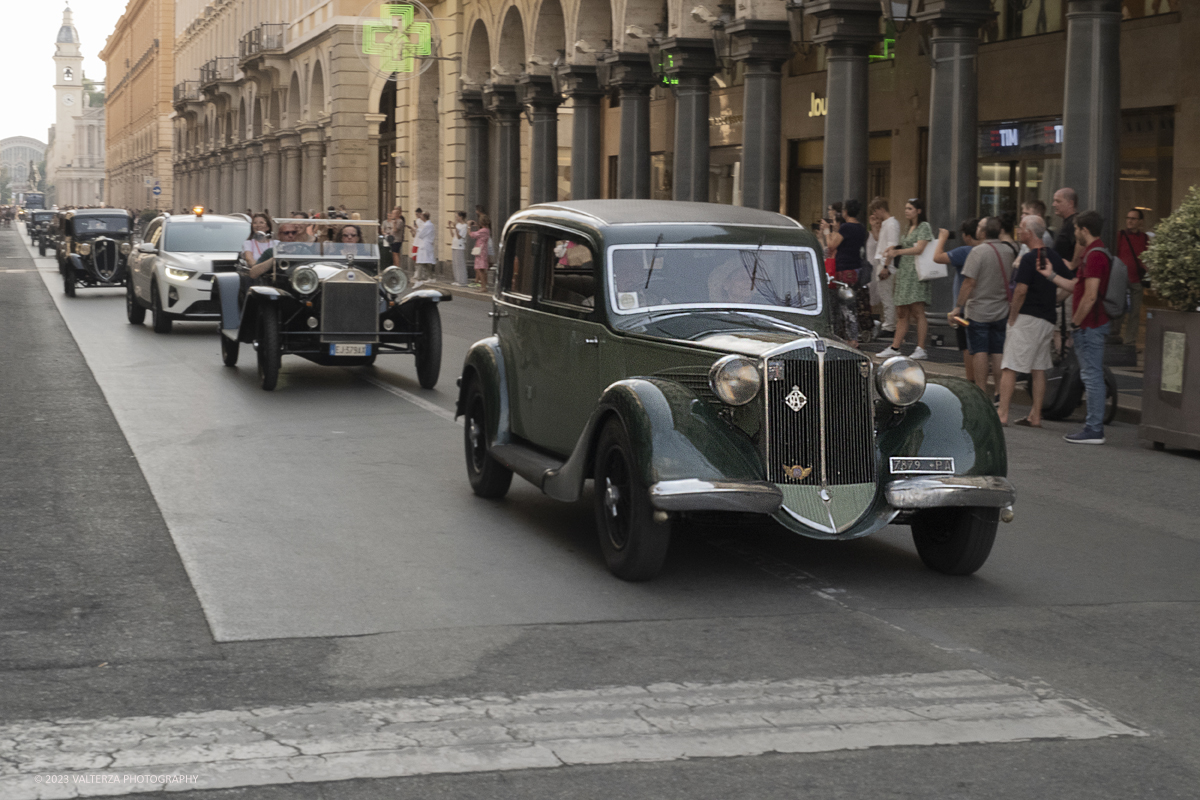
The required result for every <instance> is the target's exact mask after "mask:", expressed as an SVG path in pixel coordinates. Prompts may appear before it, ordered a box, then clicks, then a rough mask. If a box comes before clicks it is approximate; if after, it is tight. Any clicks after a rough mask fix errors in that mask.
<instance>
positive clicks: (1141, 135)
mask: <svg viewBox="0 0 1200 800" xmlns="http://www.w3.org/2000/svg"><path fill="white" fill-rule="evenodd" d="M1174 143H1175V115H1174V113H1173V112H1172V111H1171V110H1170V109H1156V110H1149V111H1137V112H1130V113H1125V114H1122V115H1121V163H1120V173H1119V179H1120V180H1119V181H1118V185H1117V211H1118V212H1119V213H1123V212H1125V211H1128V210H1129V209H1130V208H1140V209H1142V213H1143V214H1144V215H1145V218H1146V228H1147V229H1149V228H1152V227H1154V226H1155V225H1156V224H1158V221H1159V220H1160V219H1161V218H1162V217H1165V216H1166V215H1167V214H1168V213H1170V210H1171V171H1172V168H1173V159H1174V150H1173V146H1174Z"/></svg>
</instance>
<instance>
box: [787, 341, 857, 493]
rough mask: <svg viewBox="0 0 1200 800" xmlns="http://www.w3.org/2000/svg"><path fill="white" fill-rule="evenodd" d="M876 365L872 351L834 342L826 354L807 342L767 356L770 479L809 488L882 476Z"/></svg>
mask: <svg viewBox="0 0 1200 800" xmlns="http://www.w3.org/2000/svg"><path fill="white" fill-rule="evenodd" d="M870 367H871V362H870V360H868V359H867V358H866V357H865V356H863V355H860V354H858V353H855V352H853V351H851V350H842V349H840V348H832V347H831V348H829V349H828V350H827V351H826V352H825V353H824V357H823V358H822V357H821V354H818V353H817V352H816V351H815V350H813V349H812V348H811V347H802V348H799V349H796V350H790V351H788V352H786V353H782V354H780V355H778V356H775V357H773V358H770V359H769V360H768V361H767V381H766V388H765V390H764V403H765V406H766V418H767V436H766V439H765V449H766V464H767V478H768V479H769V480H771V481H772V482H774V483H783V484H798V485H804V486H820V485H841V484H850V483H873V482H874V481H875V426H874V423H873V410H874V409H873V405H872V404H873V400H872V396H871V368H870ZM797 407H798V408H797ZM822 422H823V423H824V431H822Z"/></svg>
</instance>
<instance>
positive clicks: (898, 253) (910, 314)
mask: <svg viewBox="0 0 1200 800" xmlns="http://www.w3.org/2000/svg"><path fill="white" fill-rule="evenodd" d="M904 217H905V219H907V220H908V232H907V233H905V234H904V236H903V237H902V238H901V239H900V244H899V245H897V246H894V247H889V248H888V249H887V250H886V251H885V252H884V258H885V259H895V258H899V259H900V268H899V269H898V270H896V277H895V281H896V288H895V291H894V294H893V297H894V298H895V302H896V335H895V337H893V339H892V343H891V345H890V346H888V347H887V348H885V349H884V350H881V351H880V352H879V356H880V358H891V357H892V356H898V355H900V345H901V344H903V342H904V337H905V336H907V335H908V326H909V325H910V324H912V323H915V324H916V326H917V349H916V350H914V351H913V354H912V358H913V360H915V361H923V360H924V359H927V358H929V354H928V353H926V352H925V341H926V339H928V338H929V321H928V320H927V319H926V318H925V306H927V305H928V304H929V303H930V302H931V301H932V300H933V292H932V291H931V290H930V288H929V284H928V283H926V282H925V281H924V280H922V278H921V276H920V275H918V274H917V257H918V256H921V255H922V254H923V253H924V252H925V249H926V247H927V246H928V245H929V243H930V242H931V241H933V229H932V228H930V227H929V223H928V222H926V221H925V204H924V203H923V202H922V201H921V199H920V198H919V197H913V198H911V199H910V200H909V201H908V202H907V203H905V204H904ZM931 253H932V251H931ZM929 261H930V263H933V260H932V258H930V259H929ZM937 266H941V269H942V274H943V275H945V269H946V268H945V266H942V265H937Z"/></svg>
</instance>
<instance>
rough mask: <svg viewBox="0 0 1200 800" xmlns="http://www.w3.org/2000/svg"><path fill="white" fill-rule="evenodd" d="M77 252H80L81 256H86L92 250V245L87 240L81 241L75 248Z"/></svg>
mask: <svg viewBox="0 0 1200 800" xmlns="http://www.w3.org/2000/svg"><path fill="white" fill-rule="evenodd" d="M75 252H77V253H79V255H81V256H86V255H87V254H88V253H90V252H92V246H91V245H90V244H88V243H87V242H80V243H79V246H78V247H76V248H75Z"/></svg>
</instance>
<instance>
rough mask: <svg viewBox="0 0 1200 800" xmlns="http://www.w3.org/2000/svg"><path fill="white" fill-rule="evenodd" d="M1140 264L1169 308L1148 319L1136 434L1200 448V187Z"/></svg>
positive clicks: (1156, 442) (1163, 226)
mask: <svg viewBox="0 0 1200 800" xmlns="http://www.w3.org/2000/svg"><path fill="white" fill-rule="evenodd" d="M1155 233H1156V235H1155V237H1154V240H1153V241H1152V242H1151V244H1150V247H1149V248H1147V250H1146V253H1145V255H1144V256H1143V257H1142V260H1143V261H1144V262H1145V264H1146V267H1147V270H1148V273H1149V278H1150V286H1151V288H1153V289H1154V293H1155V294H1157V295H1158V296H1159V297H1160V298H1161V299H1162V300H1163V301H1164V302H1165V303H1166V304H1167V305H1168V306H1169V310H1161V309H1155V310H1152V311H1150V312H1149V313H1148V314H1147V317H1146V371H1145V373H1144V377H1145V385H1144V388H1143V391H1142V424H1141V428H1140V430H1139V432H1138V433H1139V436H1140V437H1141V438H1142V439H1145V440H1147V441H1150V442H1153V443H1154V446H1155V447H1158V448H1161V447H1163V446H1166V445H1170V446H1172V447H1187V448H1191V449H1194V450H1200V313H1197V311H1198V310H1200V186H1193V187H1192V188H1191V189H1189V190H1188V193H1187V196H1186V197H1185V198H1184V200H1183V203H1181V204H1180V206H1179V208H1177V209H1176V210H1175V212H1174V213H1172V214H1171V216H1169V217H1167V218H1166V219H1164V220H1163V221H1162V222H1161V223H1159V225H1158V228H1157V229H1156V232H1155Z"/></svg>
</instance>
